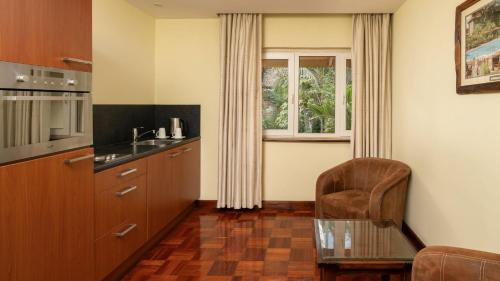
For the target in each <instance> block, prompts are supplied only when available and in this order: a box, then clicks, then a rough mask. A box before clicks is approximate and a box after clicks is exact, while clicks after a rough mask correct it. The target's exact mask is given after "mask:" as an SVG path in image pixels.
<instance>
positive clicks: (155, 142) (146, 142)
mask: <svg viewBox="0 0 500 281" xmlns="http://www.w3.org/2000/svg"><path fill="white" fill-rule="evenodd" d="M177 142H179V141H177V140H144V141H138V142H136V143H132V145H150V146H160V145H169V144H174V143H177Z"/></svg>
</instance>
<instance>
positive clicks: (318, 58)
mask: <svg viewBox="0 0 500 281" xmlns="http://www.w3.org/2000/svg"><path fill="white" fill-rule="evenodd" d="M262 68H263V69H262V90H263V105H262V111H263V113H262V114H263V118H262V119H263V128H264V136H265V138H292V139H293V138H295V139H308V138H310V139H325V138H326V139H329V138H339V137H349V136H350V135H351V132H350V131H351V122H352V121H351V120H352V118H351V114H352V70H351V69H352V68H351V54H350V51H349V50H344V51H330V52H317V51H310V52H302V51H301V52H266V53H264V58H263V61H262Z"/></svg>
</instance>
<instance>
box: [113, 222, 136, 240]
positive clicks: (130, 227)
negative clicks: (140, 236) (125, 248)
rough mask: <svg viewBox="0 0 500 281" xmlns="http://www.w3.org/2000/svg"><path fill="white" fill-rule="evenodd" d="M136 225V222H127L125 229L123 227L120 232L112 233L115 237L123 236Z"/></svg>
mask: <svg viewBox="0 0 500 281" xmlns="http://www.w3.org/2000/svg"><path fill="white" fill-rule="evenodd" d="M136 227H137V224H129V226H128V227H127V229H125V230H124V231H122V232H116V233H113V235H114V236H116V237H118V238H122V237H125V236H126V235H127V234H128V233H129V232H130V231H132V230H134V228H136Z"/></svg>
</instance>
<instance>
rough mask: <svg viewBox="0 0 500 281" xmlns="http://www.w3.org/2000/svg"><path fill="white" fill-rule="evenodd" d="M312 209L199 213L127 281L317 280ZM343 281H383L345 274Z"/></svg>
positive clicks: (174, 232) (184, 222)
mask: <svg viewBox="0 0 500 281" xmlns="http://www.w3.org/2000/svg"><path fill="white" fill-rule="evenodd" d="M313 217H314V212H313V210H298V211H288V210H266V209H264V210H254V211H234V210H221V211H219V210H216V209H211V208H197V209H195V210H194V211H193V212H192V213H191V214H190V215H189V216H188V217H187V218H186V219H185V220H184V221H183V222H181V223H180V224H179V225H178V226H177V227H176V228H175V229H174V230H173V231H172V232H171V233H170V234H169V235H168V236H167V237H166V238H165V239H164V240H163V241H162V242H161V243H160V244H159V245H157V246H156V247H155V248H154V249H152V250H151V251H150V252H149V253H148V254H147V255H146V256H144V257H143V260H142V261H140V262H139V263H138V264H137V266H136V267H135V268H134V269H133V270H132V271H131V272H130V273H129V274H128V275H127V276H126V277H125V278H124V279H123V280H126V281H139V280H140V281H146V280H150V281H160V280H162V281H171V280H175V281H195V280H206V281H209V280H213V281H271V280H272V281H282V280H288V281H316V280H320V278H319V270H318V269H317V266H316V263H315V255H316V253H315V246H314V245H313V242H314V240H313V234H314V227H313ZM340 280H342V281H344V280H345V281H347V280H352V281H372V280H373V281H375V280H376V281H378V280H381V279H380V277H379V276H366V275H359V276H346V277H343V278H341V279H340Z"/></svg>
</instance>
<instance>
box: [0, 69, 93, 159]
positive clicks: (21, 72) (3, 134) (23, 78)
mask: <svg viewBox="0 0 500 281" xmlns="http://www.w3.org/2000/svg"><path fill="white" fill-rule="evenodd" d="M91 79H92V78H91V73H88V72H80V71H71V70H62V69H55V68H48V67H40V66H33V65H25V64H16V63H9V62H0V164H3V163H8V162H13V161H18V160H22V159H28V158H32V157H36V156H41V155H46V154H51V153H55V152H59V151H64V150H70V149H75V148H79V147H85V146H90V145H92V99H91V94H90V88H91V82H92V80H91Z"/></svg>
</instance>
